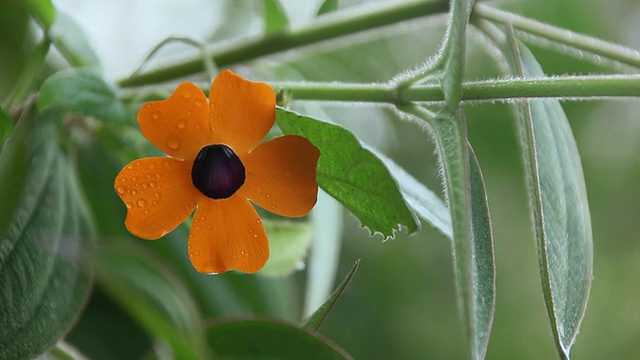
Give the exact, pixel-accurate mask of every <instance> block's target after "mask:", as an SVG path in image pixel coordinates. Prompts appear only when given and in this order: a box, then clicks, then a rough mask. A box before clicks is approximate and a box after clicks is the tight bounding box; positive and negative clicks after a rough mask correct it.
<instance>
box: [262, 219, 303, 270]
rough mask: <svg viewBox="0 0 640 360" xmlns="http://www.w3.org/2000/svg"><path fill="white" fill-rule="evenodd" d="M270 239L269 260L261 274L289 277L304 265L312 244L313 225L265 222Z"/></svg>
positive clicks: (283, 221)
mask: <svg viewBox="0 0 640 360" xmlns="http://www.w3.org/2000/svg"><path fill="white" fill-rule="evenodd" d="M263 223H264V228H265V230H266V231H267V237H268V238H269V249H270V250H269V253H270V255H269V260H268V261H267V264H266V265H265V266H264V268H262V270H260V272H259V274H261V275H268V276H285V275H289V274H290V273H291V272H293V271H294V270H295V269H296V268H298V267H299V266H300V264H303V262H302V261H303V259H304V257H305V256H306V255H307V250H308V249H309V245H310V244H311V225H310V224H309V223H307V222H300V221H296V222H294V221H289V220H281V221H277V220H266V219H265V220H264V222H263Z"/></svg>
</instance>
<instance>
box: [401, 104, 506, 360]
mask: <svg viewBox="0 0 640 360" xmlns="http://www.w3.org/2000/svg"><path fill="white" fill-rule="evenodd" d="M411 112H412V113H413V114H414V115H416V116H417V117H419V118H421V119H423V120H425V121H427V122H428V123H429V124H430V126H431V128H432V130H433V132H434V134H435V139H436V142H437V151H438V155H439V157H440V161H441V166H442V169H443V175H444V185H445V194H446V196H447V200H448V203H449V209H450V213H451V221H452V226H453V262H454V270H455V277H456V289H457V294H458V305H459V308H460V313H461V317H462V322H463V326H464V330H465V333H466V335H467V341H468V346H469V354H470V358H471V359H473V360H476V359H483V358H484V356H485V354H486V351H487V345H488V342H489V334H490V332H491V325H492V323H493V313H494V308H495V264H494V255H493V235H492V231H491V220H490V216H489V208H488V205H487V197H486V191H485V186H484V180H483V179H482V173H481V171H480V166H479V164H478V161H477V159H476V157H475V155H474V153H473V150H472V149H471V146H470V145H469V143H468V142H467V134H466V121H465V119H464V114H463V113H462V111H461V110H459V111H458V112H456V113H453V114H452V113H449V112H447V111H446V110H444V111H442V112H440V114H438V116H436V117H432V116H431V115H430V114H428V113H427V112H426V111H422V110H421V109H413V110H412V111H411Z"/></svg>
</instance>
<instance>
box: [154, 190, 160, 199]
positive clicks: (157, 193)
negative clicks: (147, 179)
mask: <svg viewBox="0 0 640 360" xmlns="http://www.w3.org/2000/svg"><path fill="white" fill-rule="evenodd" d="M161 196H162V194H160V193H159V192H157V191H156V192H155V193H154V194H153V197H154V198H156V199H160V197H161Z"/></svg>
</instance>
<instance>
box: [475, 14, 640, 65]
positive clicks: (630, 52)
mask: <svg viewBox="0 0 640 360" xmlns="http://www.w3.org/2000/svg"><path fill="white" fill-rule="evenodd" d="M473 10H474V11H473V15H474V16H478V17H480V18H483V19H486V20H489V21H492V22H496V23H500V24H505V25H506V24H511V25H512V26H513V27H514V29H516V30H519V31H522V32H525V33H528V34H531V35H535V36H538V37H541V38H544V39H547V40H549V41H552V42H555V43H558V44H562V45H567V46H570V47H572V48H574V49H577V50H582V51H587V52H589V53H592V54H595V55H599V56H601V57H604V58H607V59H610V60H614V61H617V62H620V63H622V64H626V65H630V66H634V67H640V52H638V51H637V50H634V49H630V48H627V47H625V46H622V45H620V44H615V43H612V42H608V41H604V40H601V39H598V38H595V37H591V36H587V35H583V34H579V33H575V32H573V31H569V30H566V29H562V28H558V27H555V26H552V25H548V24H544V23H541V22H538V21H535V20H531V19H527V18H524V17H521V16H518V15H516V14H513V13H510V12H507V11H502V10H498V9H495V8H493V7H491V6H487V5H483V4H476V6H475V8H474V9H473Z"/></svg>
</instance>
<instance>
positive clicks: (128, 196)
mask: <svg viewBox="0 0 640 360" xmlns="http://www.w3.org/2000/svg"><path fill="white" fill-rule="evenodd" d="M114 188H115V189H116V192H117V193H118V195H119V196H120V198H121V199H122V201H124V203H125V205H126V206H127V218H126V220H125V225H126V226H127V229H128V230H129V232H131V233H132V234H133V235H136V236H138V237H141V238H144V239H149V240H154V239H158V238H160V237H162V236H163V235H164V234H166V233H168V232H170V231H172V230H173V229H175V228H176V227H177V226H178V225H179V224H180V223H181V222H183V221H184V220H185V219H186V218H187V217H188V216H189V214H191V213H192V212H193V209H194V208H195V207H196V203H197V201H198V198H199V197H200V196H202V195H201V194H200V192H199V191H198V190H197V189H196V188H195V187H194V186H193V185H192V183H191V163H190V162H188V161H182V160H177V159H173V158H169V157H155V158H143V159H138V160H134V161H132V162H130V163H129V164H128V165H127V166H125V167H124V168H123V169H122V170H121V171H120V173H119V174H118V175H117V176H116V181H115V184H114Z"/></svg>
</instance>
